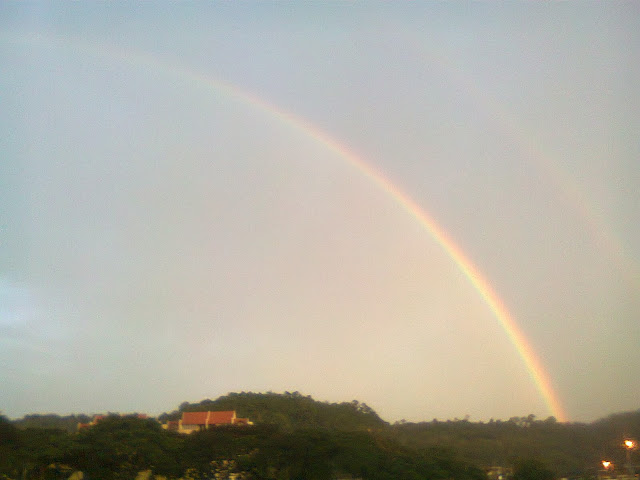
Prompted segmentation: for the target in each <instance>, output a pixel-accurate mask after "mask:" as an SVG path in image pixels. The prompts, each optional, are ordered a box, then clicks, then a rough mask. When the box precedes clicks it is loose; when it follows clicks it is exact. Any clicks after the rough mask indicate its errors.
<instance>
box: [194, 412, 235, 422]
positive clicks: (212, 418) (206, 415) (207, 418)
mask: <svg viewBox="0 0 640 480" xmlns="http://www.w3.org/2000/svg"><path fill="white" fill-rule="evenodd" d="M235 416H236V412H235V411H233V410H229V411H224V412H182V425H226V424H232V423H233V420H234V418H235Z"/></svg>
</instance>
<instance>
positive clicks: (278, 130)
mask: <svg viewBox="0 0 640 480" xmlns="http://www.w3.org/2000/svg"><path fill="white" fill-rule="evenodd" d="M639 13H640V12H639V11H638V7H637V5H635V4H634V3H631V2H607V3H606V4H600V3H579V4H578V3H559V4H544V5H538V4H530V3H509V4H500V5H498V4H475V3H474V4H442V3H435V4H418V5H415V4H406V5H395V4H393V5H392V4H377V3H367V4H351V3H334V4H330V5H306V4H301V5H298V4H294V3H284V2H282V3H273V4H270V3H260V4H257V3H256V4H254V3H244V4H242V5H236V4H217V3H200V2H197V3H189V4H185V3H180V4H171V3H162V4H160V5H157V4H154V5H153V6H152V5H147V4H144V3H142V4H135V5H128V4H125V3H109V4H66V5H57V4H49V3H46V2H41V3H39V2H34V3H28V4H22V3H6V4H3V5H2V6H0V62H1V64H2V65H3V74H2V76H0V103H1V104H2V115H0V151H1V152H2V157H3V159H4V160H3V161H2V162H0V194H1V195H2V198H3V201H2V204H1V207H0V246H1V248H0V346H1V347H0V383H1V384H2V385H3V388H2V389H0V410H1V411H2V412H4V413H5V414H7V415H9V416H11V417H17V416H21V415H23V414H25V413H32V412H57V413H70V412H87V413H89V412H102V411H145V412H148V413H151V414H155V413H160V412H162V411H165V410H170V409H172V408H175V407H176V406H177V405H178V404H179V403H180V402H182V401H185V400H187V401H197V400H200V399H203V398H215V397H217V396H219V395H223V394H226V393H227V392H229V391H267V390H272V391H285V390H288V391H295V390H298V391H300V392H303V393H305V394H310V395H312V396H314V397H315V398H318V399H321V400H329V401H348V400H351V399H353V398H356V399H358V400H360V401H364V402H366V403H367V404H369V405H370V406H372V407H373V408H374V409H376V410H377V411H378V412H379V413H380V414H381V415H382V417H383V418H385V419H386V420H389V421H395V420H399V419H401V418H405V419H407V420H430V419H432V418H441V419H445V418H455V417H458V418H462V417H464V416H465V415H470V416H471V419H474V420H480V419H485V420H488V419H489V418H509V417H511V416H514V415H527V414H529V413H534V414H536V415H538V416H539V417H546V416H547V415H549V414H550V412H549V411H548V409H547V407H546V406H545V404H544V402H543V401H542V399H541V396H540V394H539V392H538V391H537V390H536V387H535V385H534V384H533V382H532V379H531V378H530V376H529V375H528V372H527V370H526V368H525V366H524V364H523V362H522V360H521V359H520V358H519V356H518V354H517V351H516V349H515V347H514V346H513V345H512V344H511V343H510V342H509V339H508V337H507V335H506V334H505V332H504V330H503V329H502V328H501V327H500V325H499V323H498V322H497V320H496V318H495V317H494V316H493V314H492V312H491V311H490V309H489V308H488V307H487V305H486V304H485V303H484V301H483V299H482V297H481V296H480V295H479V293H478V292H477V291H476V290H474V288H473V286H472V285H471V284H470V283H469V281H468V280H467V279H466V278H465V276H464V274H463V273H462V272H461V271H460V268H459V267H458V266H457V265H456V264H455V263H454V262H453V261H452V259H451V258H449V257H448V256H447V254H446V252H445V251H444V250H443V249H442V247H441V246H440V245H438V244H437V243H436V242H435V241H434V239H433V238H432V237H431V236H430V235H429V233H428V232H427V231H425V230H424V229H423V228H422V227H421V226H420V225H419V224H418V223H417V222H416V221H415V219H414V218H413V217H411V216H410V215H408V214H407V212H406V211H404V210H403V209H402V208H401V206H400V205H399V204H398V203H397V201H396V200H395V199H394V198H392V197H391V196H389V195H388V194H387V193H385V192H384V191H382V190H381V189H380V188H379V187H378V186H376V185H375V184H373V183H372V182H371V181H370V180H369V179H367V178H366V177H365V176H364V175H362V173H361V172H359V171H358V170H357V169H354V168H353V166H352V165H350V164H349V162H348V161H346V160H345V158H343V157H341V156H340V155H338V154H336V152H334V151H331V150H330V149H329V148H327V146H326V145H323V144H322V143H321V142H318V141H317V140H316V139H314V138H313V136H312V135H310V134H309V132H308V131H307V132H305V131H304V129H301V128H297V127H295V126H292V125H291V124H289V123H287V122H283V121H282V118H281V117H280V116H279V115H277V114H275V113H274V112H273V111H271V112H269V111H267V110H265V109H264V108H262V107H261V106H260V105H258V104H256V103H253V104H252V103H251V102H248V101H246V97H242V95H240V96H238V95H235V96H234V95H230V94H228V92H227V93H225V90H224V89H223V88H220V87H219V86H218V87H216V82H218V83H217V85H220V84H221V82H222V83H224V84H229V85H233V86H234V88H236V89H238V91H242V92H245V93H246V94H247V95H251V96H253V97H255V98H259V99H262V101H264V102H267V103H268V104H270V105H273V106H274V107H275V108H277V109H278V110H279V111H281V112H282V111H284V112H290V113H291V114H293V115H295V116H296V117H297V118H301V119H304V121H305V122H307V123H308V124H311V125H314V126H315V128H317V129H319V130H321V131H323V132H325V134H326V135H327V136H329V137H330V138H332V139H333V140H334V141H335V142H337V143H339V144H341V145H342V146H344V147H345V148H347V149H348V150H350V151H352V152H354V153H355V154H357V155H358V156H359V157H360V158H362V159H363V160H364V161H365V162H366V163H367V164H368V165H370V166H371V168H374V169H376V170H377V171H379V172H381V174H382V175H384V176H385V177H386V178H387V179H388V180H389V181H390V182H392V183H393V184H394V185H395V186H396V188H398V189H399V190H401V191H403V192H404V193H406V194H407V195H408V196H409V197H411V198H412V199H413V200H414V201H415V202H416V203H417V204H418V205H419V206H420V207H421V208H423V209H424V210H425V211H427V212H428V213H429V214H430V215H431V216H432V217H433V218H434V220H435V221H436V222H437V223H438V225H439V226H440V227H441V228H442V229H443V230H444V231H446V232H447V233H448V234H449V236H450V237H451V239H452V240H453V241H454V242H455V243H456V244H457V245H458V246H459V247H460V248H461V250H462V251H464V252H465V254H466V256H467V257H468V258H469V260H470V261H471V262H473V263H474V264H475V265H476V267H477V268H478V269H479V271H481V272H482V274H483V275H484V276H485V277H486V279H487V280H488V282H489V283H490V284H491V286H492V287H493V288H494V290H495V291H496V292H497V294H498V295H499V296H500V298H501V299H502V300H503V301H504V303H505V305H506V306H507V307H508V308H509V310H510V312H511V313H512V315H513V317H514V318H515V319H516V321H517V323H518V325H519V327H520V329H521V330H522V332H523V334H524V335H525V336H526V337H527V339H528V340H529V342H530V344H531V346H532V348H533V349H534V350H535V352H536V353H537V355H538V357H539V359H540V362H541V363H542V365H544V367H545V369H546V371H547V373H548V374H549V376H550V379H551V381H552V384H553V386H554V388H555V390H556V392H557V394H558V397H559V398H560V400H561V402H562V404H563V406H564V407H565V410H566V411H567V414H568V417H569V418H570V419H571V420H579V421H588V420H592V419H595V418H597V417H600V416H604V415H606V414H609V413H612V412H615V411H621V410H632V409H634V410H635V409H637V408H639V405H638V403H637V398H638V396H639V394H640V384H639V383H638V382H637V378H638V375H639V374H640V350H639V349H638V345H640V321H639V318H638V312H639V311H640V303H639V302H640V295H638V293H639V290H640V261H639V258H640V250H639V248H640V227H639V223H640V222H638V221H637V218H638V211H640V193H639V190H640V189H639V187H640V163H639V162H638V158H639V154H640V144H639V143H638V138H637V132H638V131H639V128H638V127H640V114H639V113H638V112H640V108H639V107H640V105H639V100H640V97H639V94H638V93H637V79H638V78H640V75H639V74H640V72H639V69H640V67H639V66H638V62H637V58H638V57H639V56H640V38H639V35H640V34H639V33H638V32H640V25H639V20H638V19H640V15H638V14H639ZM194 75H197V76H199V78H207V79H209V80H210V83H209V84H206V85H205V84H203V83H198V82H197V81H195V80H194V78H195V77H194Z"/></svg>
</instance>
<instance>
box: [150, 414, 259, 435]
mask: <svg viewBox="0 0 640 480" xmlns="http://www.w3.org/2000/svg"><path fill="white" fill-rule="evenodd" d="M221 425H253V422H251V421H250V420H249V419H248V418H238V417H237V416H236V412H235V410H227V411H220V412H216V411H206V412H182V418H181V419H180V420H170V421H168V422H167V423H165V424H164V425H163V426H162V427H163V428H165V429H166V430H170V431H174V432H178V433H192V432H198V431H200V430H207V429H208V428H211V427H217V426H221Z"/></svg>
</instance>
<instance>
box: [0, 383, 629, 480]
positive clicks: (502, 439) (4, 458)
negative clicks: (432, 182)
mask: <svg viewBox="0 0 640 480" xmlns="http://www.w3.org/2000/svg"><path fill="white" fill-rule="evenodd" d="M198 410H235V411H236V412H237V415H238V416H239V417H248V418H250V419H251V420H252V421H253V422H254V423H255V425H253V426H242V427H235V426H229V427H217V428H215V429H211V430H208V431H204V432H198V433H195V434H192V435H188V436H183V435H178V434H176V433H173V432H169V431H166V430H163V429H162V428H161V426H160V424H159V423H158V422H157V421H155V420H152V419H140V418H137V417H135V416H132V417H120V416H116V415H112V416H109V417H107V418H106V419H105V420H103V421H101V422H99V423H98V424H97V425H95V426H93V427H91V428H87V429H83V430H82V431H80V432H76V425H77V423H78V422H83V423H84V422H87V421H88V420H89V419H90V418H89V417H88V416H86V415H77V416H73V415H72V416H67V417H60V416H57V415H28V416H25V417H24V418H22V419H20V420H15V421H13V422H12V421H9V420H8V419H6V418H4V417H0V479H18V478H20V479H45V478H46V479H57V478H65V479H67V478H68V477H69V475H70V472H72V471H76V470H79V471H82V472H84V474H85V479H105V480H109V479H120V478H122V479H124V478H127V479H133V478H135V477H136V475H137V473H138V472H141V471H150V472H152V473H153V474H155V475H162V476H164V477H166V478H167V479H178V478H184V479H187V478H190V479H191V478H192V479H196V478H198V479H205V478H220V479H223V478H230V477H232V476H233V475H232V474H234V475H235V476H236V478H239V479H282V480H290V479H331V478H361V479H392V478H405V479H407V478H408V479H419V478H420V479H424V478H429V479H436V480H437V479H445V478H446V479H454V480H480V479H484V478H486V475H485V473H484V472H485V469H486V468H487V467H490V466H502V467H510V468H511V469H512V471H513V472H514V474H513V480H550V479H552V478H561V477H568V478H585V479H589V478H594V477H595V476H596V475H597V473H598V468H599V466H600V462H601V460H603V459H608V460H611V461H612V462H613V463H614V465H618V466H620V467H621V466H622V465H623V464H624V462H625V451H624V449H623V448H622V446H621V444H622V440H623V438H625V437H632V438H636V439H637V438H640V410H639V411H636V412H629V413H622V414H616V415H611V416H610V417H607V418H605V419H602V420H599V421H596V422H593V423H591V424H583V423H560V422H557V421H556V420H555V419H554V418H553V417H550V418H547V419H544V420H538V419H536V418H535V416H533V415H529V416H527V417H513V418H511V419H509V420H507V421H500V420H497V421H493V420H492V421H490V422H471V421H469V420H468V419H463V420H457V419H456V420H449V421H437V420H433V421H431V422H420V423H407V422H398V423H396V424H394V425H390V424H388V423H387V422H385V421H384V420H382V419H381V418H380V417H379V416H378V414H377V413H376V412H375V411H374V410H373V409H372V408H370V407H369V406H368V405H366V404H365V403H361V402H358V401H356V400H354V401H351V402H343V403H328V402H318V401H315V400H313V399H312V398H311V397H310V396H304V395H302V394H300V393H298V392H293V393H290V392H286V393H284V394H276V393H271V392H269V393H264V394H263V393H251V392H242V393H232V394H229V395H226V396H222V397H219V398H218V399H215V400H210V399H206V400H203V401H201V402H198V403H187V402H185V403H183V404H181V405H180V406H179V407H178V409H176V410H173V411H171V412H168V413H164V414H162V415H160V417H159V420H160V421H166V420H171V419H178V418H179V417H180V416H181V415H182V412H185V411H198ZM638 453H640V452H634V454H633V455H634V456H633V459H634V460H635V461H636V463H640V462H638V459H636V458H635V455H637V454H638ZM3 475H4V477H3Z"/></svg>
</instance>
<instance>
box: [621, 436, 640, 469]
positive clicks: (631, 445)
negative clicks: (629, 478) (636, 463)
mask: <svg viewBox="0 0 640 480" xmlns="http://www.w3.org/2000/svg"><path fill="white" fill-rule="evenodd" d="M623 445H624V448H625V449H626V450H627V472H628V473H629V475H633V474H634V469H633V466H632V465H631V450H635V449H636V448H637V447H638V444H637V443H636V441H635V440H633V439H631V438H626V439H625V440H624V443H623Z"/></svg>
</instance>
